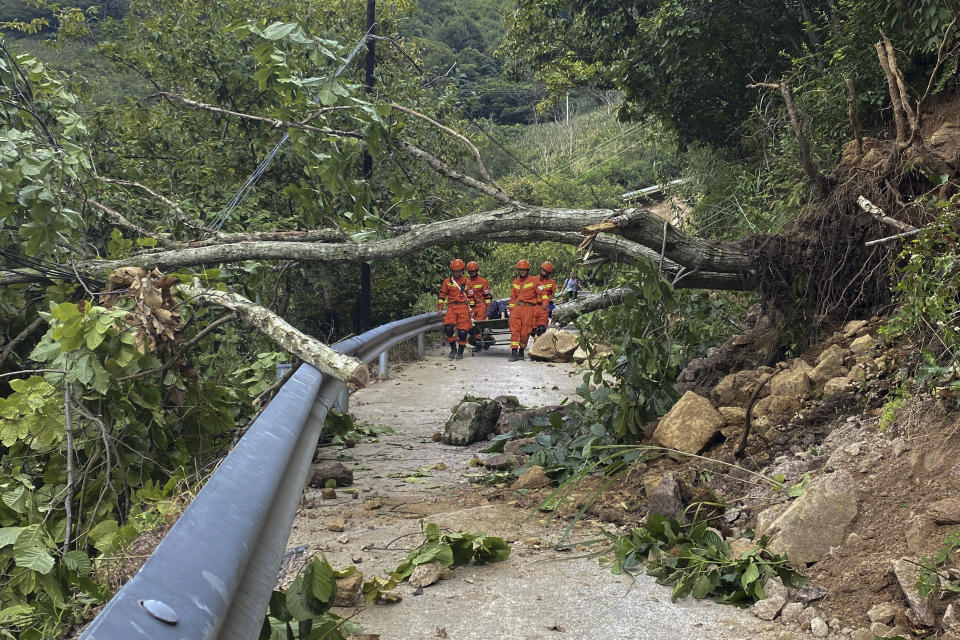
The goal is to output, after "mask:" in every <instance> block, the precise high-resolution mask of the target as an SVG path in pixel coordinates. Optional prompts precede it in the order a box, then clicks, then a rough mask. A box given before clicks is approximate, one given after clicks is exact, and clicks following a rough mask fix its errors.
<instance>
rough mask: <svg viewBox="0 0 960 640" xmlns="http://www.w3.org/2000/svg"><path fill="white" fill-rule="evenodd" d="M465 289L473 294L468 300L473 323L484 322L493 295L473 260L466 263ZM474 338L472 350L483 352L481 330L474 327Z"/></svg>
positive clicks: (478, 266)
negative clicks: (474, 342) (475, 342)
mask: <svg viewBox="0 0 960 640" xmlns="http://www.w3.org/2000/svg"><path fill="white" fill-rule="evenodd" d="M467 288H468V289H470V291H471V292H473V296H472V297H471V298H470V305H471V307H472V308H471V311H472V313H473V319H474V320H475V321H476V320H486V319H487V308H488V307H489V306H490V302H491V301H492V300H493V294H492V293H490V283H489V282H487V279H486V278H484V277H483V276H481V275H480V265H479V264H478V263H477V262H476V261H475V260H471V261H470V262H468V263H467ZM474 337H475V338H476V340H477V344H476V346H475V347H474V348H473V350H474V351H475V352H477V353H480V351H482V350H483V330H482V329H481V328H480V327H475V330H474Z"/></svg>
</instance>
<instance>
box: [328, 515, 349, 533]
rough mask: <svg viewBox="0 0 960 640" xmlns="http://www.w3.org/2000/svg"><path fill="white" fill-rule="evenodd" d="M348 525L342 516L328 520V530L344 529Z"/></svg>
mask: <svg viewBox="0 0 960 640" xmlns="http://www.w3.org/2000/svg"><path fill="white" fill-rule="evenodd" d="M346 526H347V522H346V521H345V520H344V519H343V518H341V517H337V518H331V519H330V520H327V531H338V532H339V531H343V530H344V529H345V528H346Z"/></svg>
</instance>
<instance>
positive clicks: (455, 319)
mask: <svg viewBox="0 0 960 640" xmlns="http://www.w3.org/2000/svg"><path fill="white" fill-rule="evenodd" d="M472 304H473V289H471V288H469V287H468V286H467V279H466V278H465V277H464V275H463V260H461V259H460V258H454V259H453V260H451V261H450V277H449V278H446V279H444V281H443V284H441V285H440V300H439V302H437V312H438V313H439V314H440V315H442V316H443V334H444V335H445V336H447V342H449V343H450V359H451V360H453V359H454V358H456V359H457V360H463V350H464V349H465V348H466V346H467V338H469V337H470V331H471V330H472V329H473V317H472V315H471V313H470V307H471V305H472ZM444 306H446V314H444Z"/></svg>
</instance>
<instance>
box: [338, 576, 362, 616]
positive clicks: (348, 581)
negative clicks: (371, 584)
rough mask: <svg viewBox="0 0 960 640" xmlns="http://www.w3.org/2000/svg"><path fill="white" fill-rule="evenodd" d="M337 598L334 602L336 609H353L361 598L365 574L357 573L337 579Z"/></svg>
mask: <svg viewBox="0 0 960 640" xmlns="http://www.w3.org/2000/svg"><path fill="white" fill-rule="evenodd" d="M336 583H337V596H336V599H335V600H334V601H333V604H334V606H336V607H352V606H353V604H354V603H355V602H356V601H357V598H358V597H359V596H360V590H361V588H362V587H363V573H362V572H360V571H355V572H354V573H353V575H349V576H347V577H345V578H337V579H336Z"/></svg>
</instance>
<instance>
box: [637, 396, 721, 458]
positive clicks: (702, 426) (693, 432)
mask: <svg viewBox="0 0 960 640" xmlns="http://www.w3.org/2000/svg"><path fill="white" fill-rule="evenodd" d="M723 425H724V421H723V418H722V417H721V416H720V414H719V413H717V410H716V409H714V408H713V405H712V404H710V401H709V400H707V399H706V398H704V397H703V396H698V395H697V394H696V393H694V392H693V391H687V392H686V393H685V394H683V397H682V398H680V400H678V401H677V403H676V404H675V405H673V408H672V409H670V411H669V412H668V413H667V415H665V416H663V417H662V418H660V423H659V424H658V425H657V429H656V431H654V433H653V439H654V440H656V441H657V442H659V443H660V444H661V445H663V446H664V447H667V448H669V449H677V450H679V451H683V452H684V453H700V451H702V450H703V448H704V447H705V446H707V443H708V442H710V441H711V440H712V439H713V438H714V437H715V436H716V435H717V433H718V432H719V431H720V427H722V426H723Z"/></svg>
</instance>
